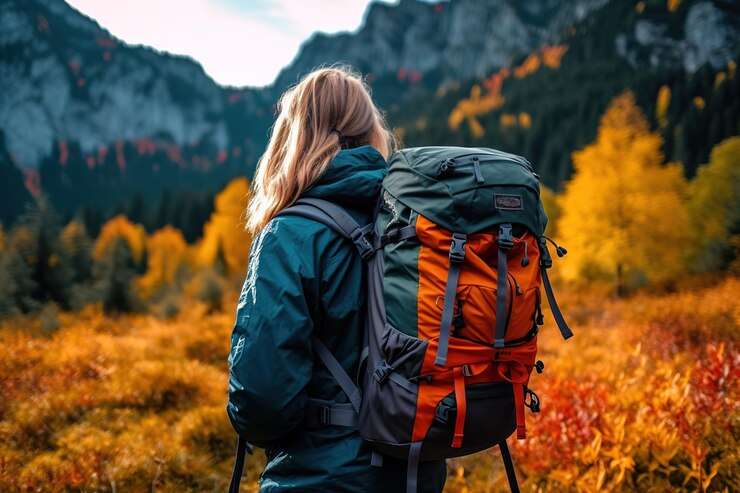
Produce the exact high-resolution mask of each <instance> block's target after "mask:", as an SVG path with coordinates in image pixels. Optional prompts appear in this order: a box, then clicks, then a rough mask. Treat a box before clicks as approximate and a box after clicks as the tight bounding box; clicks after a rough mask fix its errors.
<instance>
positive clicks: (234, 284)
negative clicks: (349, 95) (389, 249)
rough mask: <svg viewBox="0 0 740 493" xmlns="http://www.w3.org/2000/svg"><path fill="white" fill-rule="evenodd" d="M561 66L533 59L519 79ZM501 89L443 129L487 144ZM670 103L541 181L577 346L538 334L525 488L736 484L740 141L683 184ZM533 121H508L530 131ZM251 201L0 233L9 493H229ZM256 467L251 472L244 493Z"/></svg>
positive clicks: (39, 218)
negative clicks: (537, 404) (673, 147)
mask: <svg viewBox="0 0 740 493" xmlns="http://www.w3.org/2000/svg"><path fill="white" fill-rule="evenodd" d="M565 51H566V49H565V48H564V47H562V46H560V47H550V48H548V49H546V50H543V51H542V52H540V53H539V54H537V55H536V56H537V58H532V59H529V60H530V61H525V62H524V63H523V64H522V65H521V66H518V67H516V68H515V70H514V75H513V77H516V76H517V75H516V74H517V71H520V72H521V73H525V72H527V71H531V70H536V69H534V68H533V67H535V66H536V65H538V64H544V65H545V66H555V65H557V63H559V62H558V61H559V59H560V57H562V56H563V55H564V52H565ZM531 60H537V61H531ZM721 73H722V74H724V75H723V76H715V82H714V83H713V84H715V85H714V86H713V87H714V88H715V90H720V89H721V88H722V87H723V86H725V85H732V84H737V82H736V80H737V78H736V75H735V65H734V64H731V65H730V66H728V67H727V69H726V70H725V71H722V72H721ZM494 75H495V74H494ZM498 75H499V79H496V78H495V77H492V79H489V81H492V82H490V84H489V86H490V87H489V86H487V88H486V90H487V91H488V92H486V93H483V90H482V89H478V90H472V91H471V96H470V99H468V98H465V99H460V100H459V101H458V103H459V104H458V105H456V106H455V107H454V111H452V112H451V113H450V114H448V115H447V117H446V118H444V119H443V120H442V121H441V124H444V125H449V126H451V127H455V126H456V125H457V126H464V125H468V126H469V128H470V129H471V131H473V132H475V131H476V130H475V129H476V128H478V127H477V125H481V128H485V123H480V122H478V121H479V120H478V119H479V118H480V119H481V120H485V118H489V115H490V113H487V111H492V110H493V109H494V108H495V107H496V105H497V101H496V99H495V98H494V97H493V95H494V93H495V89H496V87H497V86H496V84H500V83H501V81H502V80H503V78H504V76H503V75H502V73H501V72H499V73H498ZM507 77H511V75H509V76H507ZM497 80H499V82H496V81H497ZM675 91H676V90H675V89H671V87H670V86H660V87H659V89H658V93H657V100H656V101H655V102H654V104H653V105H651V106H649V107H647V108H646V107H644V106H641V105H640V99H639V98H638V97H637V96H636V95H635V93H634V92H633V91H630V90H626V91H621V92H619V93H618V94H616V95H614V97H612V98H611V99H610V100H609V101H608V104H607V106H606V107H605V109H604V111H603V112H602V113H601V114H600V115H599V117H598V120H597V124H596V125H595V129H596V130H595V132H594V135H593V136H592V138H591V140H589V141H588V142H585V143H584V144H583V145H582V146H580V147H579V148H578V149H577V150H576V151H575V152H573V153H572V154H571V155H569V156H567V159H568V160H569V163H571V164H572V168H573V172H572V175H571V176H570V178H569V179H567V180H566V181H564V183H563V186H562V187H561V188H560V189H555V190H553V189H550V188H547V187H543V190H542V198H543V202H544V203H545V207H546V210H547V213H548V216H549V217H550V223H549V226H548V234H549V235H550V236H553V237H554V238H555V239H556V240H557V241H558V243H561V244H563V245H565V246H567V248H568V255H567V256H566V257H564V258H562V259H556V269H553V270H554V271H555V273H554V274H555V277H554V282H555V284H557V286H556V288H557V289H558V291H559V292H560V293H561V296H560V298H561V299H562V302H561V304H562V307H563V309H564V311H565V313H566V314H567V315H568V316H569V318H570V320H571V323H572V324H573V326H574V331H575V332H576V333H577V337H575V338H574V339H573V340H572V341H568V342H567V343H563V342H562V341H559V340H558V335H557V334H556V332H555V331H554V330H553V329H552V327H553V326H554V324H553V323H552V320H547V322H546V328H547V330H546V331H545V332H544V333H543V335H542V336H541V340H540V348H541V350H540V351H541V357H542V359H543V360H544V361H545V363H546V365H547V369H546V371H545V372H544V374H543V375H539V376H535V377H533V381H532V386H533V388H534V389H535V390H536V391H537V392H538V393H539V395H540V396H541V399H542V412H541V413H540V414H538V415H530V416H528V417H527V419H528V420H529V423H528V429H529V430H530V433H529V437H528V438H527V440H524V441H515V440H514V439H512V440H510V442H511V445H512V449H513V455H514V458H515V462H516V467H517V473H518V475H519V477H520V480H521V482H522V483H523V487H524V488H525V489H526V490H527V491H553V492H554V491H558V492H559V491H578V492H587V491H620V492H621V491H676V490H682V489H683V490H689V491H703V492H704V491H733V490H734V489H735V488H736V485H737V484H738V483H740V462H739V458H738V454H737V451H738V448H739V446H738V441H739V437H738V418H739V417H740V412H739V411H740V409H739V407H740V387H739V385H738V381H739V380H738V377H740V353H739V352H738V338H739V337H740V330H738V329H739V328H740V307H739V306H738V304H737V301H736V295H737V292H738V289H739V288H740V281H738V275H739V274H740V260H738V249H740V236H739V234H740V193H738V191H739V190H740V168H738V166H737V157H738V156H739V155H740V137H729V138H725V139H722V140H721V141H719V142H718V143H716V145H713V146H712V148H711V150H710V152H709V153H708V154H707V156H706V160H703V161H702V162H701V163H699V164H697V165H696V166H695V168H694V169H692V170H687V169H686V166H685V164H684V163H683V162H682V161H680V160H678V159H677V157H676V156H677V155H675V154H669V152H668V151H667V149H668V148H669V147H670V145H669V143H668V142H667V139H666V136H665V130H664V126H663V125H662V124H661V123H659V124H658V126H657V127H656V126H655V125H653V124H652V123H651V121H652V120H651V118H652V116H650V115H654V116H655V118H657V120H658V122H662V121H663V120H664V119H668V120H670V117H669V116H667V115H668V108H670V107H672V106H674V105H677V104H678V103H674V102H672V101H675V99H673V97H672V93H675ZM691 104H692V105H693V108H694V109H693V110H692V111H697V112H701V111H703V110H705V109H706V105H705V106H702V104H701V103H699V102H698V101H696V100H694V101H693V102H692V103H691ZM480 105H484V106H485V107H486V111H484V110H482V109H481V107H480ZM504 116H505V117H504ZM537 118H538V115H537V114H536V113H534V112H532V113H531V114H530V113H529V112H525V111H524V110H523V111H521V112H519V113H517V114H513V113H512V114H511V115H508V114H507V115H501V117H500V118H498V121H499V122H500V123H501V125H502V126H503V127H505V128H514V127H516V128H518V129H519V130H520V131H522V132H525V131H526V130H527V129H531V128H535V127H536V125H538V123H537ZM476 122H478V123H476ZM666 125H670V123H666ZM484 131H489V130H488V129H487V128H486V130H484ZM679 155H680V154H679ZM248 194H249V183H248V181H247V179H246V178H237V179H234V180H232V181H231V182H229V183H228V184H227V185H226V186H225V187H224V188H223V189H222V190H221V191H220V192H219V193H217V194H215V195H214V196H212V197H208V196H203V197H200V198H199V200H200V202H198V201H195V202H196V203H200V204H201V205H200V208H201V209H202V211H203V212H202V214H203V218H204V219H203V221H204V224H203V228H202V233H200V234H199V233H198V231H197V230H188V229H186V228H184V227H181V225H182V224H184V223H178V222H177V220H176V219H175V218H177V217H187V216H188V215H190V214H193V212H187V213H186V212H184V210H183V209H184V207H185V206H184V203H178V202H176V201H169V202H167V201H164V202H162V204H165V205H162V206H161V207H160V208H158V210H157V213H156V214H155V215H146V214H144V213H143V212H141V209H137V207H131V208H124V209H122V210H120V211H119V212H118V213H117V214H116V215H115V216H113V217H111V218H109V219H105V220H103V219H102V218H100V217H98V218H97V219H95V221H99V227H98V228H94V227H91V223H93V224H94V223H95V221H93V220H92V219H91V216H85V215H81V216H77V217H73V218H71V219H69V220H67V221H65V220H64V219H63V218H62V217H61V216H60V214H59V213H57V212H56V211H55V210H54V207H53V205H52V204H51V202H50V201H49V200H44V199H41V200H38V201H37V202H36V204H35V205H34V206H32V207H29V208H28V209H27V210H26V211H25V212H24V213H23V214H22V216H21V217H20V218H19V220H18V221H16V223H15V224H14V225H13V226H12V228H9V229H7V230H4V229H0V375H2V381H3V385H2V386H1V387H0V431H1V432H0V490H2V491H18V492H20V491H34V490H35V489H36V487H37V486H38V485H44V489H43V490H44V491H59V492H63V491H65V492H66V491H112V492H115V491H144V490H150V489H151V490H152V491H171V492H175V491H204V490H208V491H216V490H217V491H223V490H225V489H226V486H227V484H228V479H229V469H230V467H231V454H232V451H233V446H234V442H235V435H234V433H233V430H232V429H231V427H230V424H229V422H228V419H227V417H226V413H225V396H226V386H227V379H228V377H227V371H228V368H227V359H226V358H227V355H228V351H229V347H228V346H229V335H230V331H231V328H232V326H233V314H234V310H235V305H236V301H237V297H238V292H239V287H240V284H241V282H243V277H244V273H245V272H244V271H245V268H246V265H247V256H248V252H249V244H250V236H249V235H248V234H247V233H246V232H245V231H244V228H243V224H244V216H243V211H244V208H245V206H246V200H247V198H248ZM137 210H139V212H138V213H137V212H136V211H137ZM179 214H183V215H184V216H178V215H179ZM157 217H159V218H158V219H157ZM152 218H154V219H152ZM546 317H547V318H548V319H549V318H550V314H549V313H546ZM263 460H264V458H263V456H262V455H260V453H258V454H256V455H255V456H253V457H251V458H250V462H249V467H248V472H247V475H248V479H247V481H246V487H247V488H252V489H254V490H256V487H257V483H256V481H257V476H258V474H259V471H260V467H261V464H262V461H263ZM499 461H500V459H499V457H498V454H497V452H496V451H495V450H492V451H489V452H486V453H483V454H477V455H475V456H471V457H468V458H461V459H454V460H449V461H448V481H447V487H446V491H450V492H476V491H506V490H505V489H504V488H505V486H504V485H505V484H506V483H505V480H504V477H503V467H502V465H501V464H500V462H499Z"/></svg>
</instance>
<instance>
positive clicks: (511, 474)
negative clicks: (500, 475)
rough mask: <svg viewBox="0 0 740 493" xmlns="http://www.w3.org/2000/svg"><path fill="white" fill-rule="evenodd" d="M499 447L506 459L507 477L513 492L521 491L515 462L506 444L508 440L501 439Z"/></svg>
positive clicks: (502, 456)
mask: <svg viewBox="0 0 740 493" xmlns="http://www.w3.org/2000/svg"><path fill="white" fill-rule="evenodd" d="M498 448H499V450H500V451H501V458H502V459H503V460H504V469H506V479H508V480H509V489H511V493H519V483H518V482H517V480H516V472H515V471H514V462H513V461H512V460H511V453H510V452H509V446H508V445H507V444H506V440H503V441H501V443H499V444H498Z"/></svg>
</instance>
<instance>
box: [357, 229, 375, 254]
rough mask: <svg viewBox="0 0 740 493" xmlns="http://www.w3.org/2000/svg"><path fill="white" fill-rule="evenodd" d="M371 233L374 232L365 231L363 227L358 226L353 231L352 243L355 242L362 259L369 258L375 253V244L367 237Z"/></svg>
mask: <svg viewBox="0 0 740 493" xmlns="http://www.w3.org/2000/svg"><path fill="white" fill-rule="evenodd" d="M369 234H372V231H370V232H364V231H363V228H357V229H356V230H354V231H353V232H352V243H354V244H355V246H356V247H357V250H358V251H359V252H360V257H362V260H368V259H370V257H372V256H373V254H375V248H373V244H372V243H371V242H370V240H368V239H367V237H368V235H369Z"/></svg>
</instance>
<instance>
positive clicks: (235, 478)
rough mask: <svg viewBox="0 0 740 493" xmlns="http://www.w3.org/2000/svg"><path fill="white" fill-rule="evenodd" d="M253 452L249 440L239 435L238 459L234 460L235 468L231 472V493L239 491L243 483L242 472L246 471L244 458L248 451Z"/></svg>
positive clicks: (237, 442)
mask: <svg viewBox="0 0 740 493" xmlns="http://www.w3.org/2000/svg"><path fill="white" fill-rule="evenodd" d="M253 452H254V450H253V449H252V446H251V445H250V444H249V442H247V441H246V440H245V439H244V438H242V437H241V435H239V437H238V438H237V440H236V459H235V460H234V470H233V471H232V473H231V483H230V484H229V493H239V484H240V483H241V479H242V473H243V472H244V459H245V457H246V454H247V453H249V455H252V453H253Z"/></svg>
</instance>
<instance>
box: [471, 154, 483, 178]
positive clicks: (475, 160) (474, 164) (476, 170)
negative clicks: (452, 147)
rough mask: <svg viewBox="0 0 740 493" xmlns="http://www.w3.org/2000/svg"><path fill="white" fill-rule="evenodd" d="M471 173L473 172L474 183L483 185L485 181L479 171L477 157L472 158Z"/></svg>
mask: <svg viewBox="0 0 740 493" xmlns="http://www.w3.org/2000/svg"><path fill="white" fill-rule="evenodd" d="M472 159H473V171H474V172H475V181H476V182H478V183H485V182H486V181H485V180H484V179H483V173H481V170H480V162H479V161H478V156H473V158H472Z"/></svg>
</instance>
